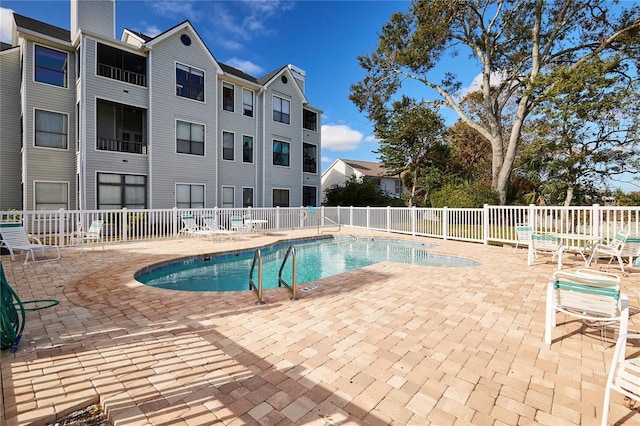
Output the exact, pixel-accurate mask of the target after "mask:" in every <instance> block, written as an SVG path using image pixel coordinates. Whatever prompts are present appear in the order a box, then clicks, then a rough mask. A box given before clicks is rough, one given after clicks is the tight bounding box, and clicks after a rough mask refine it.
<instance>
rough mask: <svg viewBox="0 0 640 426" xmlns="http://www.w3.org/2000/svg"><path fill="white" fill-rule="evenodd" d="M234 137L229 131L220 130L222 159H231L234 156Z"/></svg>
mask: <svg viewBox="0 0 640 426" xmlns="http://www.w3.org/2000/svg"><path fill="white" fill-rule="evenodd" d="M234 150H235V137H234V134H233V133H231V132H222V159H223V160H231V161H233V160H234V158H235V154H234Z"/></svg>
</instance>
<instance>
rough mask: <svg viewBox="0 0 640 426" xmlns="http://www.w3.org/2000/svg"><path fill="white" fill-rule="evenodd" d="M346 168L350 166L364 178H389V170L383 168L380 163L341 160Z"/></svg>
mask: <svg viewBox="0 0 640 426" xmlns="http://www.w3.org/2000/svg"><path fill="white" fill-rule="evenodd" d="M342 161H343V162H344V163H345V164H347V165H348V166H351V167H352V168H354V169H355V170H358V171H359V172H360V173H362V174H363V175H365V176H371V177H381V176H391V175H390V174H389V170H388V169H386V168H384V167H383V166H382V164H381V163H374V162H372V161H359V160H342Z"/></svg>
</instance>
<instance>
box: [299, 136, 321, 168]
mask: <svg viewBox="0 0 640 426" xmlns="http://www.w3.org/2000/svg"><path fill="white" fill-rule="evenodd" d="M317 150H318V148H317V147H316V146H315V145H312V144H310V143H304V144H302V162H303V165H302V168H303V171H304V172H305V173H316V172H317V171H318V155H317V152H318V151H317Z"/></svg>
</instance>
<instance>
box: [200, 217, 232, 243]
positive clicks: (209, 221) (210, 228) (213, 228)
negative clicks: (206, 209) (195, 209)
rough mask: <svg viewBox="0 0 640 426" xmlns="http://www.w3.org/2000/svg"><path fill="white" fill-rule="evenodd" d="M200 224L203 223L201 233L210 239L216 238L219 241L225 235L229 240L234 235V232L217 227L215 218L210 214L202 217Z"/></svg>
mask: <svg viewBox="0 0 640 426" xmlns="http://www.w3.org/2000/svg"><path fill="white" fill-rule="evenodd" d="M202 222H204V225H203V226H202V231H201V233H203V234H204V235H208V236H209V237H210V238H213V237H215V236H218V237H220V239H224V236H225V235H227V236H229V238H231V237H232V236H233V235H234V234H235V232H233V231H229V230H227V229H224V228H223V227H222V226H220V225H218V222H217V221H216V218H215V217H214V216H212V215H210V214H205V215H202Z"/></svg>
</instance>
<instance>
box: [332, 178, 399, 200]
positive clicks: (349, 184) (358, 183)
mask: <svg viewBox="0 0 640 426" xmlns="http://www.w3.org/2000/svg"><path fill="white" fill-rule="evenodd" d="M323 205H325V206H354V207H366V206H370V207H385V206H403V205H404V202H403V201H402V200H400V199H397V198H392V197H387V196H386V195H385V194H384V191H383V190H382V188H380V185H378V184H376V183H375V182H374V181H373V180H372V179H368V178H364V179H357V178H356V177H355V175H352V176H350V177H349V179H347V181H346V182H345V183H344V185H333V186H331V187H330V188H327V189H326V190H325V195H324V202H323Z"/></svg>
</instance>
